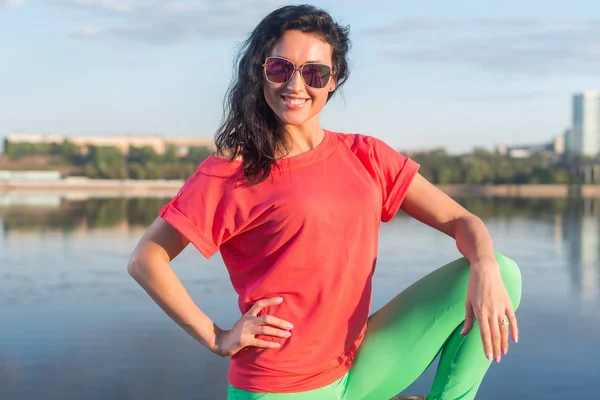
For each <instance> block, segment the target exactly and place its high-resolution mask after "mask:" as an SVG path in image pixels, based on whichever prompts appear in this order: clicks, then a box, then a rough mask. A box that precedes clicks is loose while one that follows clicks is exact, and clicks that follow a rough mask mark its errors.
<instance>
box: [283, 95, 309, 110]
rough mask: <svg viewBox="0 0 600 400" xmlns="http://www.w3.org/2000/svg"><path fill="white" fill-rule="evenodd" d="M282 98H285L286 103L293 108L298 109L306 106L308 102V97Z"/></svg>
mask: <svg viewBox="0 0 600 400" xmlns="http://www.w3.org/2000/svg"><path fill="white" fill-rule="evenodd" d="M281 98H282V99H283V102H284V103H285V105H286V106H287V107H288V108H291V109H292V110H298V109H300V108H302V107H304V105H305V104H306V103H307V102H308V99H300V98H297V97H289V96H281Z"/></svg>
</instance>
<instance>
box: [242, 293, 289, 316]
mask: <svg viewBox="0 0 600 400" xmlns="http://www.w3.org/2000/svg"><path fill="white" fill-rule="evenodd" d="M282 301H283V298H281V297H272V298H270V299H260V300H258V301H257V302H256V303H254V305H253V306H252V308H250V310H248V312H247V313H246V314H248V315H251V316H253V317H256V316H257V315H258V313H259V312H260V311H261V310H262V309H263V308H265V307H270V306H276V305H279V304H281V302H282Z"/></svg>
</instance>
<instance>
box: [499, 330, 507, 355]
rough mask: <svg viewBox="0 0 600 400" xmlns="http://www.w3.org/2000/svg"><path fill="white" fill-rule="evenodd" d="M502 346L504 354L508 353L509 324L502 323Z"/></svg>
mask: <svg viewBox="0 0 600 400" xmlns="http://www.w3.org/2000/svg"><path fill="white" fill-rule="evenodd" d="M500 338H501V340H500V347H501V348H502V354H503V355H506V353H508V325H505V324H500Z"/></svg>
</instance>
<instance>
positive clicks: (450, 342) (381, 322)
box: [228, 253, 521, 400]
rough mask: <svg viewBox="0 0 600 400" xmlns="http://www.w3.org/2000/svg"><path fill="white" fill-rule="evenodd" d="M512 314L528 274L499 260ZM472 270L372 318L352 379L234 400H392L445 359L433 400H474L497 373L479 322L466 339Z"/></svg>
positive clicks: (234, 393)
mask: <svg viewBox="0 0 600 400" xmlns="http://www.w3.org/2000/svg"><path fill="white" fill-rule="evenodd" d="M496 259H497V260H498V263H499V264H500V273H501V275H502V279H503V281H504V285H505V286H506V289H507V291H508V294H509V296H510V299H511V301H512V304H513V307H514V309H515V310H516V308H517V307H518V305H519V302H520V300H521V273H520V271H519V268H518V267H517V264H516V263H515V262H514V261H512V260H511V259H509V258H507V257H504V256H503V255H501V254H498V253H496ZM468 282H469V262H468V261H467V260H466V259H465V258H460V259H458V260H455V261H453V262H451V263H449V264H446V265H445V266H443V267H442V268H439V269H437V270H435V271H433V272H431V273H430V274H428V275H427V276H425V277H423V278H422V279H420V280H419V281H417V282H415V283H414V284H413V285H411V286H410V287H408V288H406V289H405V290H404V291H403V292H402V293H400V294H399V295H397V296H396V297H395V298H394V299H392V300H391V301H390V302H389V303H388V304H386V305H385V306H384V307H382V308H381V309H380V310H379V311H377V312H376V313H374V314H373V315H371V317H369V322H368V327H367V331H366V333H365V339H364V341H363V343H362V345H361V346H360V349H359V350H358V354H357V356H356V359H355V361H354V364H353V365H352V367H351V368H350V371H349V372H348V373H347V374H346V375H345V376H344V377H342V378H341V379H339V380H338V381H336V382H334V383H332V384H330V385H328V386H325V387H322V388H319V389H316V390H311V391H307V392H299V393H283V394H282V393H255V392H248V391H245V390H240V389H236V388H234V387H232V386H231V385H229V390H228V399H229V400H256V399H261V400H386V399H390V398H392V397H393V396H395V395H396V394H398V393H400V392H401V391H403V390H404V389H406V388H407V387H408V386H409V385H410V384H411V383H412V382H414V381H415V380H416V379H417V378H418V377H419V376H420V375H421V374H422V373H423V371H425V370H426V369H427V367H429V365H430V364H431V363H432V362H433V360H434V359H435V358H436V356H437V355H438V354H439V352H440V351H441V353H442V355H441V358H440V362H439V365H438V368H437V372H436V375H435V379H434V381H433V385H432V388H431V391H430V393H429V396H428V397H427V399H429V400H434V399H435V400H437V399H452V400H457V399H473V398H475V394H476V393H477V390H478V389H479V385H480V384H481V381H482V380H483V377H484V375H485V373H486V372H487V370H488V368H489V367H490V364H491V361H489V360H488V359H487V358H486V357H485V355H484V351H483V345H482V341H481V336H480V334H479V327H478V325H477V322H475V326H474V327H473V329H472V330H471V332H470V333H469V334H468V335H467V336H462V335H461V334H460V331H461V330H462V328H463V324H464V318H465V300H466V293H467V284H468Z"/></svg>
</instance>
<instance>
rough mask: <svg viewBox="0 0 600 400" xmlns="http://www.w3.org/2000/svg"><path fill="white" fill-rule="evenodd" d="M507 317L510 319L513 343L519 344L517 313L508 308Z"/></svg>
mask: <svg viewBox="0 0 600 400" xmlns="http://www.w3.org/2000/svg"><path fill="white" fill-rule="evenodd" d="M506 317H507V318H508V323H509V326H510V331H511V335H512V339H513V342H515V343H519V326H518V324H517V317H516V316H515V312H514V311H513V309H512V308H511V307H508V308H507V309H506Z"/></svg>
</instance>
